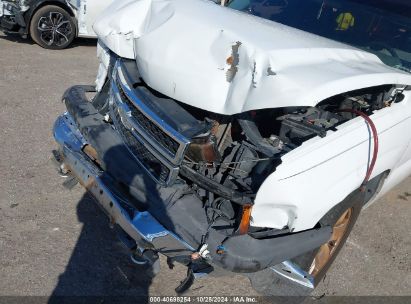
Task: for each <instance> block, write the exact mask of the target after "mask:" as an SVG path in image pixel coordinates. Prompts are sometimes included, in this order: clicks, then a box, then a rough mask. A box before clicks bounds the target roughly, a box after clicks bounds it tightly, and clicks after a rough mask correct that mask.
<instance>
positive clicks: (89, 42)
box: [0, 32, 97, 49]
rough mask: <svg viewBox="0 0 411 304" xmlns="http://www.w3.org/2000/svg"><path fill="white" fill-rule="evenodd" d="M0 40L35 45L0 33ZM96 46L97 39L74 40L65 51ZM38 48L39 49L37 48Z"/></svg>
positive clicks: (16, 36) (26, 39)
mask: <svg viewBox="0 0 411 304" xmlns="http://www.w3.org/2000/svg"><path fill="white" fill-rule="evenodd" d="M0 39H4V40H8V41H10V42H14V43H22V44H28V45H35V44H36V43H35V42H34V41H33V40H32V39H31V38H30V37H28V38H23V37H21V36H20V35H19V34H6V33H3V32H0ZM96 45H97V39H92V38H76V39H74V41H73V42H72V43H71V44H70V45H69V46H68V47H67V49H72V48H77V47H95V46H96ZM39 48H41V47H40V46H39Z"/></svg>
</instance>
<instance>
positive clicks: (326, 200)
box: [252, 96, 411, 231]
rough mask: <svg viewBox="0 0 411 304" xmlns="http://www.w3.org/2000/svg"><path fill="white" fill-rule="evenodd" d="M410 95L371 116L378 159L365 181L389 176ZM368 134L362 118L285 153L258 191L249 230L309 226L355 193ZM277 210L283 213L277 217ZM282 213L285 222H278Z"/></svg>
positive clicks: (408, 122)
mask: <svg viewBox="0 0 411 304" xmlns="http://www.w3.org/2000/svg"><path fill="white" fill-rule="evenodd" d="M410 117H411V106H410V96H407V99H406V100H404V101H403V102H402V103H400V104H395V105H393V106H392V107H390V108H384V109H383V110H380V111H377V112H375V113H374V115H372V116H371V118H372V119H373V121H374V123H375V125H376V127H377V130H378V134H379V141H380V145H379V155H378V159H377V163H376V166H375V169H374V171H373V174H372V176H371V178H374V177H376V176H378V175H380V174H381V173H383V172H386V171H391V174H395V169H396V168H397V167H398V164H399V161H400V160H401V158H402V157H403V155H404V152H405V151H406V149H407V146H408V143H409V142H410V136H411V135H409V134H408V132H405V131H404V130H410V128H411V118H410ZM372 149H373V147H372V144H371V143H370V133H369V130H368V127H367V125H366V124H365V122H364V121H363V120H362V118H356V119H354V120H351V121H349V122H347V123H345V124H343V125H341V126H340V127H339V128H338V130H337V131H336V132H334V131H329V132H328V134H327V136H326V137H325V138H319V137H316V138H313V139H312V140H310V141H307V142H306V143H304V144H303V145H302V146H301V147H299V148H297V149H295V150H293V151H292V152H290V153H288V154H286V155H285V156H283V158H282V164H281V165H280V166H279V167H278V168H277V170H276V171H275V172H274V173H272V174H271V175H270V176H269V177H268V178H267V179H266V180H265V181H264V183H263V184H262V186H261V187H260V189H259V191H258V193H257V197H256V200H255V205H254V207H253V212H252V218H253V222H252V225H253V226H256V227H271V228H277V229H281V228H283V227H284V226H288V227H289V228H290V229H292V230H293V231H302V230H306V229H310V228H312V227H314V226H315V225H316V224H317V223H318V221H319V220H320V219H321V218H322V217H323V216H324V215H325V214H326V213H327V212H328V211H329V210H331V209H332V208H333V207H334V206H336V205H337V204H339V203H340V202H341V201H342V200H344V198H345V197H347V195H349V194H350V193H351V192H353V191H354V190H355V189H358V188H359V187H360V185H361V183H362V181H363V179H364V177H365V174H366V170H367V165H368V161H369V157H370V155H371V153H372ZM279 209H281V210H283V212H278V210H279ZM284 214H288V218H285V217H284Z"/></svg>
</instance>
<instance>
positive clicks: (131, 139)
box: [113, 110, 171, 184]
mask: <svg viewBox="0 0 411 304" xmlns="http://www.w3.org/2000/svg"><path fill="white" fill-rule="evenodd" d="M113 114H114V117H113V118H114V119H113V122H114V125H115V127H116V129H117V130H118V131H119V133H120V135H121V136H122V138H123V140H124V142H125V143H126V145H127V147H128V148H129V149H130V151H131V153H133V155H134V156H135V157H136V158H137V159H138V161H139V162H140V164H141V165H142V166H143V167H144V169H146V170H147V171H148V172H150V174H151V175H152V176H153V177H154V178H155V179H156V180H157V181H158V182H160V183H161V184H168V182H169V177H170V172H171V170H170V169H169V168H168V167H167V166H165V165H164V164H163V163H162V162H161V161H160V160H159V159H158V158H157V157H156V156H155V155H154V154H153V153H151V152H150V151H149V150H148V149H147V147H146V146H145V145H144V144H143V143H142V142H140V141H139V140H137V138H136V137H135V135H133V133H132V132H131V131H130V130H128V129H127V128H126V127H124V125H123V123H122V122H121V116H120V112H119V111H118V110H117V111H115V112H114V113H113Z"/></svg>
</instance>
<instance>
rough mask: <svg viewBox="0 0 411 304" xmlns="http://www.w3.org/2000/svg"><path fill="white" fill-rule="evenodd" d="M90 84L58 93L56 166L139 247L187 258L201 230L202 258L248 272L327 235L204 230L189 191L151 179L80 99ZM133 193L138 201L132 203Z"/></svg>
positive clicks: (324, 232) (292, 254) (304, 248)
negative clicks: (89, 150) (61, 106)
mask: <svg viewBox="0 0 411 304" xmlns="http://www.w3.org/2000/svg"><path fill="white" fill-rule="evenodd" d="M91 90H92V88H91V87H81V86H77V87H73V88H71V89H69V90H68V91H67V92H66V94H65V96H64V100H65V102H66V106H67V109H68V113H66V114H64V115H62V116H60V117H59V118H58V119H57V121H56V123H55V125H54V130H53V132H54V137H55V139H56V141H57V143H58V144H59V146H60V152H61V156H62V159H61V161H62V166H64V168H65V169H66V170H68V171H69V172H70V173H71V174H72V175H74V176H75V177H76V178H77V179H78V181H79V182H80V183H81V184H82V185H83V186H84V187H85V188H86V189H87V190H88V191H90V192H91V194H92V195H93V196H94V197H95V198H96V199H97V201H98V202H99V204H100V205H101V207H102V208H103V209H104V211H105V212H106V213H107V214H108V216H109V218H110V221H111V222H112V223H113V224H117V225H118V226H120V227H121V228H122V230H124V231H125V232H126V233H127V234H128V235H129V236H130V237H131V238H132V239H133V240H134V241H135V242H136V244H137V246H138V247H139V248H143V249H145V248H147V249H154V250H156V251H158V252H160V253H162V254H164V255H166V256H168V257H182V256H184V257H188V258H189V257H190V256H191V254H192V253H193V252H195V251H196V250H198V249H199V248H200V247H201V246H202V245H204V244H201V243H200V242H201V241H200V240H202V239H203V236H204V235H205V234H206V233H208V239H207V245H208V251H209V255H208V256H207V257H206V258H207V259H206V261H205V262H207V263H209V264H211V265H212V266H213V267H215V266H217V267H219V268H224V269H226V270H229V271H232V272H240V273H251V272H257V271H259V270H263V269H266V268H268V267H273V266H275V265H277V264H279V263H281V262H283V261H286V260H288V259H291V258H293V257H296V256H298V255H301V254H302V253H305V252H308V251H310V250H313V249H315V248H317V247H319V246H320V245H322V244H323V243H325V242H327V240H328V239H329V238H330V236H331V228H330V227H321V228H319V229H312V230H308V231H304V232H299V233H291V234H287V235H280V236H278V237H275V238H268V239H255V238H252V237H250V236H249V235H233V236H229V237H227V235H225V234H222V233H221V232H219V231H218V230H217V229H214V228H213V227H211V228H210V227H208V228H207V226H208V224H207V221H206V219H205V213H204V211H203V209H202V203H201V201H200V202H198V201H196V199H198V198H197V197H196V196H195V195H192V196H190V195H187V194H185V195H182V194H181V193H180V194H177V193H178V192H176V191H174V188H173V187H177V186H171V187H161V186H158V185H156V184H155V183H154V182H153V181H152V179H151V178H150V177H149V176H148V175H147V174H146V173H144V171H143V170H142V169H141V168H140V167H139V166H138V164H137V163H136V161H135V159H134V158H133V156H132V155H131V154H130V152H129V151H128V150H127V149H126V148H125V147H124V143H123V142H122V140H121V138H120V136H119V134H118V133H117V131H116V130H114V129H113V128H112V127H111V126H110V125H109V124H107V123H106V122H105V121H104V117H103V116H102V115H101V114H99V113H98V112H97V110H96V109H95V108H94V106H93V105H92V104H91V103H90V102H89V101H88V100H87V99H86V96H85V92H86V91H91ZM86 146H91V147H93V149H94V150H95V151H96V152H97V155H98V157H97V159H98V160H93V159H91V158H90V155H88V154H86V152H85V147H86ZM96 163H98V164H99V165H96ZM100 168H104V170H103V169H100ZM119 181H122V182H123V183H125V184H127V186H128V190H127V193H124V190H120V188H119V187H118V185H119ZM177 184H178V183H177ZM180 185H181V183H180ZM138 188H140V192H139V191H138ZM170 189H171V190H170ZM153 193H155V194H156V195H152V194H153ZM127 194H128V195H129V196H127ZM130 194H132V195H131V196H130ZM136 198H137V200H140V201H143V200H146V201H145V202H144V204H142V205H139V203H135V201H136ZM132 202H134V203H132ZM159 202H160V203H159ZM162 204H163V205H162ZM138 206H143V207H142V208H143V209H144V210H141V209H140V207H138ZM144 206H145V207H144ZM195 206H200V207H198V208H197V209H195V208H194V207H195ZM193 208H194V209H193ZM162 214H166V215H167V217H164V216H162ZM166 227H167V228H166ZM204 227H206V228H204ZM280 268H281V267H280ZM282 268H284V267H282ZM282 268H281V269H282ZM273 270H274V271H276V270H275V269H273ZM287 273H288V272H287ZM303 277H304V276H303Z"/></svg>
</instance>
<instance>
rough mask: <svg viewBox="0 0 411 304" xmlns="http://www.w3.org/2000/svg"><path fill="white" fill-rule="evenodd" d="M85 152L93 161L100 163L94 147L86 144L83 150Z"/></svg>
mask: <svg viewBox="0 0 411 304" xmlns="http://www.w3.org/2000/svg"><path fill="white" fill-rule="evenodd" d="M83 152H84V153H86V154H87V156H88V157H90V159H92V160H93V161H95V162H97V163H99V161H98V160H99V157H98V153H97V151H96V149H94V147H93V146H91V145H89V144H86V145H85V146H84V148H83Z"/></svg>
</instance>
